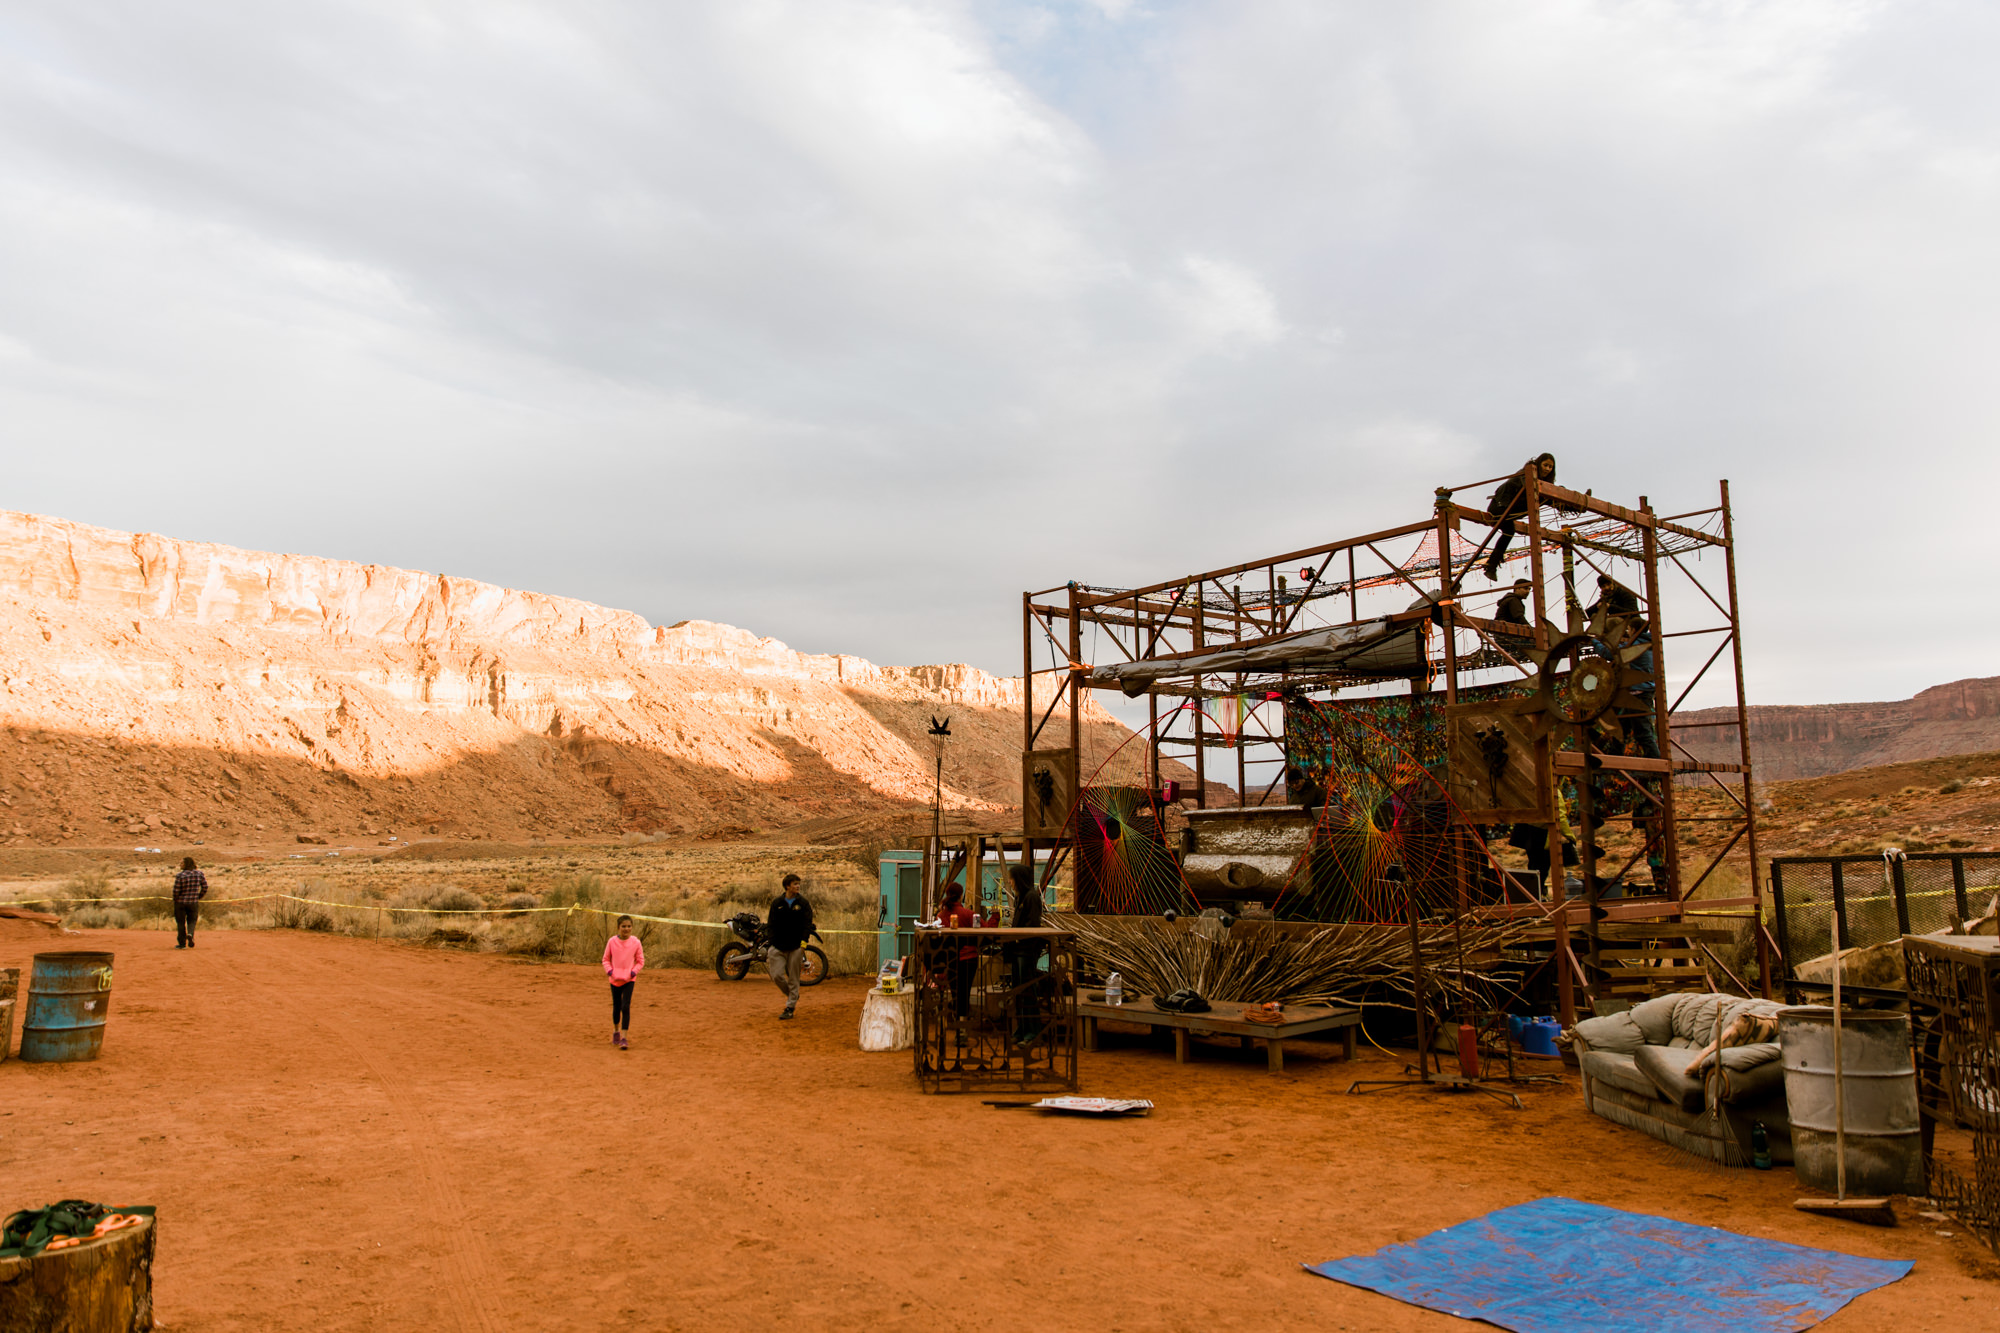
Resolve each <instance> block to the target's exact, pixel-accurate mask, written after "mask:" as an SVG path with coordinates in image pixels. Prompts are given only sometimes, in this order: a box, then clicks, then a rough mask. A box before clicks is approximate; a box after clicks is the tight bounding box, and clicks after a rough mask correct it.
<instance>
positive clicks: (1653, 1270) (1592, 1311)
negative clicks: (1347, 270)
mask: <svg viewBox="0 0 2000 1333" xmlns="http://www.w3.org/2000/svg"><path fill="white" fill-rule="evenodd" d="M1306 1268H1307V1269H1308V1270H1309V1271H1311V1272H1314V1273H1318V1274H1319V1275H1320V1276H1321V1277H1330V1278H1332V1279H1333V1280H1334V1281H1336V1282H1346V1283H1349V1284H1351V1285H1353V1286H1357V1287H1366V1288H1368V1289H1369V1290H1370V1291H1379V1292H1381V1293H1382V1294H1383V1295H1385V1296H1393V1297H1395V1298H1396V1299H1397V1300H1399V1301H1407V1302H1409V1303H1410V1304H1411V1305H1421V1306H1423V1307H1425V1308H1426V1309H1430V1310H1442V1311H1444V1312H1445V1313H1446V1314H1455V1315H1458V1316H1459V1317H1460V1318H1462V1319H1483V1320H1485V1321H1486V1322H1487V1323H1490V1324H1498V1325H1499V1326H1500V1327H1501V1328H1507V1329H1513V1330H1514V1331H1515V1333H1573V1330H1579V1329H1589V1330H1592V1333H1623V1331H1624V1330H1630V1331H1631V1333H1661V1330H1667V1329H1672V1330H1679V1331H1681V1333H1766V1331H1767V1330H1768V1333H1792V1330H1795V1329H1802V1328H1810V1327H1812V1325H1814V1324H1816V1323H1818V1322H1819V1321H1820V1320H1822V1319H1824V1318H1826V1317H1827V1316H1828V1315H1830V1314H1832V1313H1833V1312H1834V1311H1835V1310H1838V1309H1839V1308H1840V1307H1841V1306H1843V1305H1845V1304H1847V1303H1848V1302H1849V1301H1851V1300H1853V1299H1854V1298H1855V1297H1856V1296H1859V1295H1861V1294H1862V1293H1863V1292H1868V1291H1873V1290H1874V1289H1875V1288H1877V1287H1882V1286H1887V1285H1888V1284H1889V1283H1891V1282H1894V1281H1895V1280H1896V1279H1898V1278H1900V1277H1902V1276H1903V1275H1904V1274H1905V1273H1907V1272H1909V1271H1910V1265H1909V1263H1908V1262H1907V1261H1905V1260H1901V1259H1861V1258H1857V1257H1856V1256H1854V1255H1851V1254H1841V1253H1839V1252H1838V1251H1835V1250H1811V1249H1807V1248H1806V1247H1805V1246H1803V1245H1787V1244H1785V1243H1784V1242H1783V1241H1776V1240H1760V1239H1758V1238H1757V1237H1755V1236H1744V1235H1739V1234H1738V1233H1736V1232H1734V1231H1723V1230H1720V1229H1719V1228H1716V1227H1698V1226H1691V1225H1689V1224H1688V1223H1686V1222H1676V1221H1673V1220H1672V1219H1671V1218H1665V1217H1650V1216H1648V1215H1647V1214H1645V1213H1627V1212H1621V1211H1620V1210H1618V1209H1616V1208H1602V1207H1599V1206H1598V1205H1596V1204H1593V1203H1581V1202H1579V1201H1577V1200H1575V1199H1563V1198H1549V1199H1537V1200H1535V1201H1534V1202H1533V1203H1524V1204H1518V1205H1516V1206H1515V1207H1512V1208H1502V1209H1499V1210H1498V1211H1497V1212H1491V1213H1488V1214H1486V1216H1484V1217H1475V1218H1473V1219H1472V1220H1471V1221H1469V1222H1462V1223H1460V1224H1459V1225H1458V1226H1455V1227H1446V1228H1445V1229H1444V1230H1442V1231H1434V1232H1432V1233H1431V1234H1430V1235H1428V1236H1425V1237H1424V1238H1423V1239H1422V1240H1416V1241H1411V1242H1410V1243H1409V1244H1407V1245H1390V1246H1386V1247H1384V1248H1383V1249H1380V1250H1377V1251H1376V1252H1375V1253H1373V1254H1369V1255H1360V1256H1357V1257H1355V1258H1353V1259H1335V1260H1333V1261H1332V1262H1331V1263H1324V1264H1307V1265H1306Z"/></svg>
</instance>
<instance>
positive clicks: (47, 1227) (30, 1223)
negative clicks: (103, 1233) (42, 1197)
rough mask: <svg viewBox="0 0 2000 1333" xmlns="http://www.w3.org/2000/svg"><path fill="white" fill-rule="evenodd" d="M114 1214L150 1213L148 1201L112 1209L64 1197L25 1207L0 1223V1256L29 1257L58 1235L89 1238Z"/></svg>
mask: <svg viewBox="0 0 2000 1333" xmlns="http://www.w3.org/2000/svg"><path fill="white" fill-rule="evenodd" d="M113 1213H141V1214H143V1215H145V1216H147V1217H151V1216H152V1215H153V1207H152V1205H151V1204H133V1205H131V1206H129V1207H118V1208H112V1207H108V1206H106V1205H104V1204H101V1203H92V1202H90V1201H89V1200H88V1199H63V1200H61V1201H60V1202H57V1203H52V1204H50V1205H49V1206H48V1207H46V1208H24V1209H22V1210H21V1211H20V1212H18V1213H12V1214H10V1215H9V1216H8V1218H7V1220H6V1222H5V1223H0V1259H16V1258H20V1259H32V1258H34V1257H35V1256H36V1255H38V1254H40V1253H41V1252H42V1251H43V1250H45V1249H47V1248H48V1244H49V1242H50V1241H52V1240H54V1239H55V1238H56V1237H58V1236H81V1237H83V1238H84V1239H86V1240H88V1239H89V1238H90V1234H91V1232H93V1231H95V1230H96V1229H97V1224H98V1223H99V1222H102V1221H103V1220H104V1219H105V1218H107V1217H109V1216H111V1214H113Z"/></svg>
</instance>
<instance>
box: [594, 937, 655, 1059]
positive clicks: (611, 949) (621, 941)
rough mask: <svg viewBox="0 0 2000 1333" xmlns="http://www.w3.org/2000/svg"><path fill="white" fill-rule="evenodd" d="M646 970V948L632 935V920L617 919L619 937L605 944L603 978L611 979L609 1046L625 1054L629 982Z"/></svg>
mask: <svg viewBox="0 0 2000 1333" xmlns="http://www.w3.org/2000/svg"><path fill="white" fill-rule="evenodd" d="M645 967H646V946H645V945H643V944H641V943H639V941H638V939H637V937H635V936H634V935H633V934H632V918H631V917H629V916H621V917H619V918H618V933H617V934H616V935H613V936H612V937H611V938H610V939H608V940H606V941H604V975H605V976H607V977H610V978H611V1044H612V1045H613V1046H616V1047H617V1048H618V1049H619V1050H621V1051H622V1050H626V1049H628V1048H629V1044H628V1043H627V1042H626V1040H625V1029H627V1028H629V1027H631V1026H632V981H633V979H634V978H635V977H637V976H638V975H639V973H640V972H642V971H644V970H645Z"/></svg>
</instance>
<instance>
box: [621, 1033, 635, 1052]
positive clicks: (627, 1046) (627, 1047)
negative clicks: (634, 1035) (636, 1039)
mask: <svg viewBox="0 0 2000 1333" xmlns="http://www.w3.org/2000/svg"><path fill="white" fill-rule="evenodd" d="M631 1048H632V1043H630V1042H628V1041H626V1040H625V1034H624V1033H622V1032H621V1033H619V1034H618V1049H619V1050H621V1051H626V1050H630V1049H631Z"/></svg>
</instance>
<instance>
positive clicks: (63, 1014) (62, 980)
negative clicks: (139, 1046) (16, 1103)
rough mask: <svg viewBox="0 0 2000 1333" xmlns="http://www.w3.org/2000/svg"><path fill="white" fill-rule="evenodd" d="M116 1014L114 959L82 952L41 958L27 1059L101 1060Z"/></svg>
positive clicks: (33, 982) (24, 1032)
mask: <svg viewBox="0 0 2000 1333" xmlns="http://www.w3.org/2000/svg"><path fill="white" fill-rule="evenodd" d="M110 1012H111V955H110V954H108V953H94V952H89V951H86V950H82V949H78V950H73V951H65V952H63V953H38V954H36V955H35V970H34V975H33V976H32V977H30V978H29V981H28V1011H27V1013H26V1014H25V1015H23V1017H22V1022H21V1058H22V1059H23V1060H42V1061H49V1062H59V1061H65V1060H95V1059H96V1058H97V1052H98V1049H99V1048H100V1047H102V1046H103V1045H104V1019H105V1016H106V1015H107V1014H109V1013H110Z"/></svg>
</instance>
